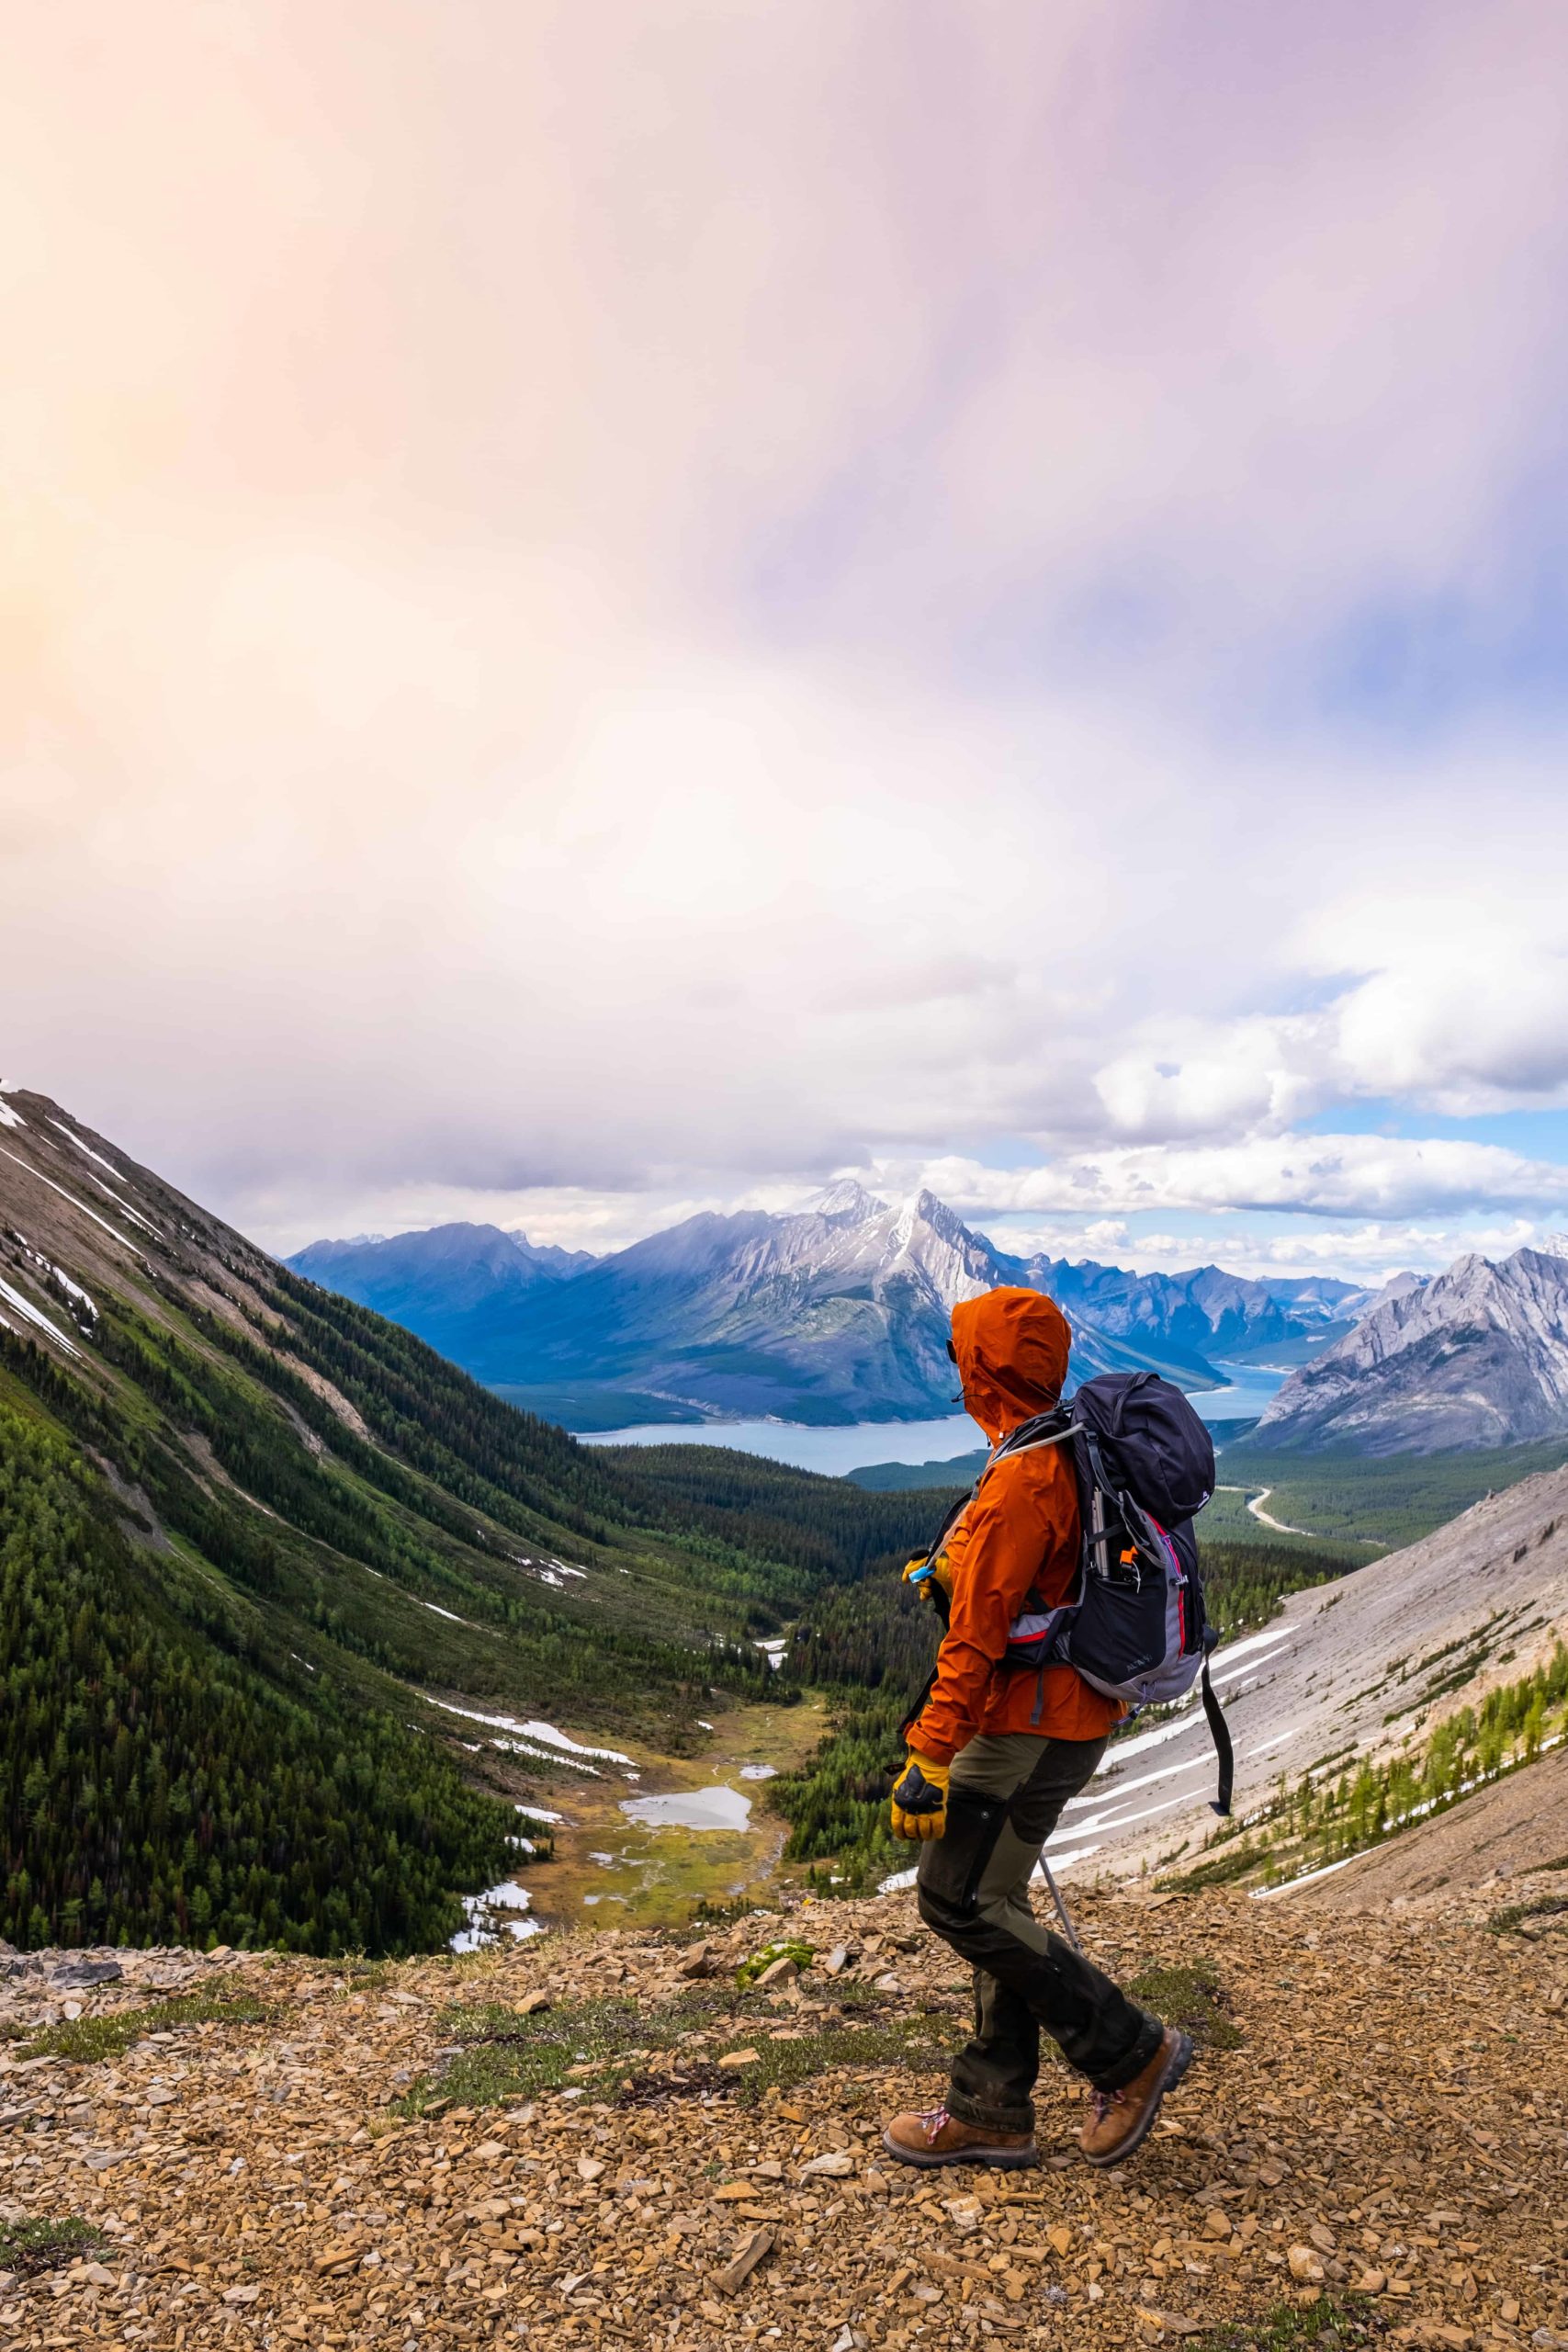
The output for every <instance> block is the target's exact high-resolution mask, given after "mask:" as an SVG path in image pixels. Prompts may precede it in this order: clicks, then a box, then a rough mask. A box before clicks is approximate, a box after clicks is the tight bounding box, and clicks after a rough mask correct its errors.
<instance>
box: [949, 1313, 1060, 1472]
mask: <svg viewBox="0 0 1568 2352" xmlns="http://www.w3.org/2000/svg"><path fill="white" fill-rule="evenodd" d="M1072 1342H1073V1335H1072V1332H1071V1330H1070V1329H1069V1328H1068V1325H1067V1318H1066V1316H1065V1315H1064V1314H1063V1312H1062V1310H1061V1308H1060V1307H1059V1306H1057V1304H1056V1302H1055V1299H1054V1298H1046V1297H1045V1296H1044V1295H1043V1293H1041V1292H1040V1291H1037V1290H988V1291H985V1292H983V1293H982V1295H980V1296H979V1297H978V1298H966V1299H964V1300H962V1301H961V1302H960V1303H959V1305H958V1306H955V1307H954V1308H953V1354H954V1356H955V1357H956V1358H957V1361H958V1376H959V1379H960V1380H961V1381H962V1382H963V1384H964V1408H965V1410H966V1411H967V1412H969V1413H971V1414H972V1415H973V1416H974V1418H975V1419H976V1420H977V1421H978V1422H979V1424H980V1427H981V1428H982V1429H983V1430H985V1432H986V1435H987V1437H988V1438H989V1439H990V1441H991V1443H992V1444H993V1445H995V1443H996V1442H997V1440H998V1438H999V1437H1003V1436H1005V1435H1006V1433H1007V1431H1008V1430H1013V1429H1016V1428H1017V1427H1018V1425H1019V1423H1020V1422H1021V1421H1027V1420H1029V1419H1032V1417H1033V1415H1034V1414H1036V1413H1043V1412H1046V1411H1048V1410H1049V1408H1050V1407H1051V1406H1053V1405H1054V1404H1055V1402H1056V1400H1057V1398H1058V1397H1060V1396H1061V1393H1062V1383H1063V1382H1064V1381H1065V1380H1066V1376H1067V1351H1068V1350H1069V1349H1070V1348H1071V1346H1072Z"/></svg>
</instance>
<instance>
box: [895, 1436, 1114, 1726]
mask: <svg viewBox="0 0 1568 2352" xmlns="http://www.w3.org/2000/svg"><path fill="white" fill-rule="evenodd" d="M1028 1458H1029V1457H1028V1456H1021V1457H1020V1458H1019V1460H1018V1461H1017V1462H1016V1463H1012V1462H1005V1463H1001V1464H998V1467H997V1469H996V1470H995V1471H993V1472H992V1474H991V1476H990V1477H989V1478H987V1481H986V1484H985V1486H984V1487H982V1489H981V1491H980V1493H979V1494H978V1495H977V1496H976V1498H975V1500H974V1501H973V1502H972V1503H971V1504H970V1506H969V1508H968V1510H966V1511H965V1513H964V1520H963V1522H962V1525H961V1527H960V1528H959V1529H958V1531H957V1532H956V1533H955V1535H954V1539H953V1543H952V1544H951V1545H950V1546H949V1557H950V1559H951V1560H952V1562H953V1595H952V1603H951V1608H950V1611H949V1616H948V1625H947V1631H946V1633H945V1634H943V1635H942V1647H941V1649H940V1650H939V1651H938V1653H937V1663H936V1680H935V1682H934V1684H933V1685H932V1688H931V1697H930V1698H929V1699H928V1700H927V1702H926V1703H925V1706H924V1707H923V1708H922V1710H921V1712H920V1714H919V1718H918V1720H917V1721H916V1722H915V1723H913V1724H911V1725H910V1727H909V1734H908V1744H909V1746H910V1747H912V1748H913V1749H915V1751H916V1752H917V1753H918V1754H919V1755H921V1756H929V1757H930V1758H931V1761H932V1763H933V1764H947V1763H950V1762H951V1761H952V1759H953V1757H954V1756H955V1755H956V1754H957V1753H958V1751H959V1749H960V1748H961V1747H967V1746H968V1745H969V1742H970V1741H971V1740H972V1739H973V1738H974V1737H975V1736H976V1732H977V1731H978V1730H979V1727H980V1721H981V1716H982V1714H983V1713H984V1710H985V1705H986V1700H987V1695H988V1693H989V1691H990V1685H991V1677H992V1675H993V1674H994V1672H995V1671H996V1668H997V1667H998V1664H999V1663H1000V1661H1001V1658H1002V1656H1003V1653H1004V1652H1005V1650H1006V1648H1007V1645H1008V1628H1009V1626H1010V1624H1011V1623H1012V1621H1013V1619H1014V1618H1015V1617H1016V1616H1018V1614H1019V1613H1020V1611H1021V1609H1022V1607H1023V1604H1024V1601H1025V1600H1026V1599H1027V1598H1028V1595H1029V1591H1030V1588H1031V1587H1032V1585H1035V1584H1037V1583H1040V1582H1042V1580H1044V1581H1045V1582H1047V1583H1048V1584H1051V1585H1055V1583H1056V1582H1057V1581H1058V1579H1057V1578H1056V1577H1055V1576H1054V1575H1053V1574H1052V1569H1053V1567H1054V1566H1055V1565H1056V1555H1057V1554H1059V1553H1062V1552H1064V1551H1066V1549H1067V1548H1068V1547H1071V1549H1072V1551H1073V1553H1074V1555H1075V1558H1076V1551H1077V1545H1076V1540H1075V1539H1076V1532H1077V1525H1076V1513H1077V1498H1076V1496H1071V1498H1070V1499H1069V1496H1070V1487H1069V1488H1068V1490H1067V1492H1059V1491H1058V1487H1057V1485H1056V1483H1055V1481H1053V1482H1051V1484H1049V1485H1047V1486H1046V1487H1043V1488H1042V1487H1041V1486H1040V1485H1038V1484H1037V1483H1036V1482H1035V1481H1034V1480H1033V1479H1032V1478H1031V1477H1029V1476H1026V1475H1024V1476H1021V1475H1020V1474H1021V1473H1022V1472H1023V1471H1024V1465H1025V1463H1026V1462H1027V1461H1028Z"/></svg>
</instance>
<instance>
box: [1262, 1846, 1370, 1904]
mask: <svg viewBox="0 0 1568 2352" xmlns="http://www.w3.org/2000/svg"><path fill="white" fill-rule="evenodd" d="M1359 1860H1360V1857H1359V1854H1347V1855H1346V1857H1345V1859H1344V1860H1343V1861H1339V1862H1325V1863H1324V1865H1323V1868H1322V1869H1321V1870H1317V1871H1303V1872H1302V1874H1301V1876H1300V1878H1288V1879H1286V1881H1285V1883H1284V1884H1283V1885H1282V1886H1255V1887H1254V1888H1253V1890H1252V1899H1253V1901H1254V1903H1267V1902H1268V1901H1269V1899H1270V1897H1271V1896H1273V1895H1276V1894H1294V1892H1295V1890H1296V1888H1297V1887H1298V1886H1310V1885H1311V1884H1312V1883H1313V1881H1314V1878H1332V1877H1333V1876H1334V1873H1335V1871H1342V1870H1348V1868H1349V1866H1350V1864H1351V1863H1352V1862H1354V1861H1359Z"/></svg>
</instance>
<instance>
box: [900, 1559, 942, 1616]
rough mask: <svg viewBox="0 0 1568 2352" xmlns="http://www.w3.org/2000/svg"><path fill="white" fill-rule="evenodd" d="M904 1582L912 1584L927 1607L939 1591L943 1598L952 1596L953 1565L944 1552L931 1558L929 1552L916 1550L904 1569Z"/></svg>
mask: <svg viewBox="0 0 1568 2352" xmlns="http://www.w3.org/2000/svg"><path fill="white" fill-rule="evenodd" d="M904 1582H905V1583H906V1584H908V1585H913V1586H914V1588H915V1590H916V1591H917V1592H918V1593H919V1597H920V1599H921V1600H923V1601H925V1603H926V1604H927V1606H928V1607H930V1606H931V1603H932V1602H934V1601H935V1600H936V1597H937V1594H938V1593H939V1592H941V1593H942V1595H943V1597H944V1599H946V1600H951V1599H952V1598H953V1567H952V1564H951V1562H950V1561H949V1559H948V1556H947V1554H946V1553H945V1552H939V1553H938V1554H937V1555H936V1558H935V1559H934V1560H933V1559H932V1558H931V1555H930V1553H929V1552H917V1553H916V1554H915V1556H914V1558H913V1559H912V1560H910V1561H909V1562H908V1565H907V1566H906V1567H905V1570H904Z"/></svg>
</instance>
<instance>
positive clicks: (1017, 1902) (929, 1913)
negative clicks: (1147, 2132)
mask: <svg viewBox="0 0 1568 2352" xmlns="http://www.w3.org/2000/svg"><path fill="white" fill-rule="evenodd" d="M1105 1745H1106V1744H1105V1742H1104V1740H1103V1739H1043V1738H1041V1737H1040V1736H1039V1735H1038V1734H1037V1733H1034V1732H1005V1733H1002V1734H999V1735H998V1736H997V1737H995V1738H990V1739H984V1738H983V1739H976V1740H971V1742H970V1744H969V1746H968V1747H965V1748H964V1749H963V1750H962V1751H961V1752H960V1753H959V1755H958V1756H956V1757H955V1758H953V1777H952V1781H951V1782H950V1785H949V1789H948V1798H947V1829H946V1833H945V1835H944V1836H943V1837H942V1838H936V1839H933V1840H932V1841H931V1843H930V1844H929V1845H926V1846H922V1848H921V1849H920V1860H919V1876H918V1879H917V1882H916V1884H917V1889H918V1893H919V1907H920V1917H921V1918H922V1919H923V1920H924V1921H925V1923H926V1925H927V1926H928V1927H929V1928H934V1929H935V1931H936V1933H937V1934H938V1935H939V1936H941V1938H942V1940H943V1942H944V1943H947V1944H950V1945H951V1946H952V1948H953V1951H955V1952H956V1953H957V1954H958V1956H959V1958H960V1959H961V1960H965V1961H967V1962H969V1964H970V1966H971V1968H972V1969H973V1970H974V1973H975V2031H974V2035H973V2038H972V2039H971V2040H970V2041H968V2042H966V2043H965V2045H964V2048H963V2049H962V2050H961V2051H960V2052H958V2054H957V2056H956V2057H955V2058H954V2059H953V2080H952V2087H951V2089H950V2091H949V2093H948V2098H947V2109H948V2113H949V2114H950V2115H955V2116H956V2117H957V2118H958V2119H959V2120H960V2122H963V2123H974V2124H981V2125H989V2126H990V2127H991V2128H992V2129H993V2130H995V2131H1032V2130H1033V2128H1034V2109H1033V2104H1032V2098H1031V2093H1032V2091H1033V2088H1034V2081H1035V2077H1036V2075H1038V2074H1039V2072H1040V2030H1041V2028H1042V2027H1043V2028H1044V2030H1045V2031H1046V2032H1047V2033H1048V2034H1050V2036H1051V2037H1052V2039H1053V2040H1054V2041H1055V2042H1056V2043H1057V2044H1058V2046H1059V2047H1060V2049H1061V2052H1062V2055H1063V2056H1064V2057H1065V2058H1066V2061H1067V2063H1068V2064H1069V2065H1071V2066H1074V2067H1076V2068H1077V2071H1078V2072H1079V2074H1082V2075H1088V2077H1089V2081H1090V2082H1091V2083H1093V2085H1094V2086H1095V2087H1096V2089H1097V2090H1108V2091H1111V2090H1119V2089H1120V2088H1121V2086H1122V2084H1123V2083H1127V2082H1131V2080H1132V2078H1133V2076H1134V2075H1136V2074H1139V2073H1141V2072H1142V2070H1143V2068H1144V2067H1145V2066H1146V2065H1147V2064H1148V2062H1149V2060H1150V2059H1151V2058H1152V2057H1153V2056H1154V2054H1155V2052H1156V2049H1157V2048H1158V2046H1159V2040H1160V2035H1161V2032H1162V2031H1163V2028H1162V2027H1161V2025H1160V2023H1159V2020H1158V2019H1157V2018H1151V2017H1148V2016H1145V2012H1144V2011H1143V2010H1142V2009H1140V2008H1138V2007H1135V2006H1134V2003H1133V2002H1131V2001H1129V2000H1128V1998H1127V1996H1126V1995H1125V1994H1124V1993H1122V1992H1121V1991H1120V1990H1119V1989H1118V1987H1117V1986H1116V1985H1113V1984H1112V1983H1111V1979H1110V1977H1109V1976H1106V1975H1104V1974H1102V1973H1101V1972H1100V1970H1099V1969H1098V1968H1096V1967H1095V1965H1094V1963H1093V1962H1092V1961H1088V1960H1085V1959H1084V1957H1083V1956H1082V1954H1081V1953H1079V1952H1076V1951H1074V1950H1073V1948H1072V1946H1071V1945H1070V1944H1069V1943H1066V1942H1064V1941H1063V1939H1062V1938H1061V1937H1060V1936H1054V1935H1051V1934H1050V1933H1048V1932H1047V1930H1046V1929H1045V1928H1043V1927H1042V1926H1041V1924H1040V1922H1039V1920H1038V1919H1037V1918H1036V1917H1035V1916H1034V1912H1033V1909H1032V1905H1031V1903H1030V1899H1029V1883H1030V1880H1031V1878H1032V1875H1033V1871H1034V1866H1035V1864H1036V1862H1038V1860H1040V1854H1041V1849H1042V1848H1043V1846H1044V1843H1045V1840H1046V1838H1048V1837H1049V1836H1050V1834H1051V1832H1052V1830H1053V1829H1054V1828H1055V1826H1056V1823H1057V1820H1058V1818H1059V1817H1060V1815H1061V1811H1062V1808H1063V1806H1064V1805H1065V1804H1066V1802H1067V1800H1068V1798H1069V1797H1073V1796H1076V1795H1077V1792H1078V1791H1079V1790H1080V1789H1081V1788H1082V1787H1083V1786H1084V1784H1085V1783H1086V1781H1089V1780H1090V1779H1092V1777H1093V1774H1094V1770H1095V1767H1096V1765H1097V1764H1098V1763H1099V1762H1100V1758H1101V1757H1102V1756H1103V1755H1104V1753H1105Z"/></svg>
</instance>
